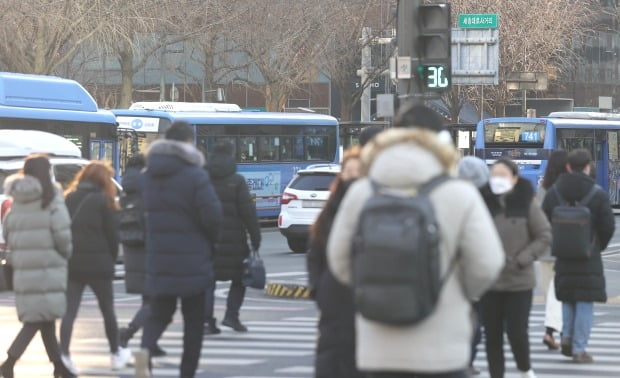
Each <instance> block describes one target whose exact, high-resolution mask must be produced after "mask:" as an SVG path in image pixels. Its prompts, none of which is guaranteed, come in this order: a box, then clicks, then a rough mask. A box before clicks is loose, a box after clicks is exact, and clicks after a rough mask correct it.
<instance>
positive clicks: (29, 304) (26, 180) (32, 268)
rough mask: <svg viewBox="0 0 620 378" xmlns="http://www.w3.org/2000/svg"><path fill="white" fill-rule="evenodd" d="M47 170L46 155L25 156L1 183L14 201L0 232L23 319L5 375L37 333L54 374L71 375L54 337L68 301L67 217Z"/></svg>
mask: <svg viewBox="0 0 620 378" xmlns="http://www.w3.org/2000/svg"><path fill="white" fill-rule="evenodd" d="M50 170H51V166H50V162H49V160H48V158H47V157H46V156H44V155H30V156H28V157H27V158H26V161H25V162H24V168H23V169H22V170H21V172H20V173H17V174H14V175H11V176H9V177H8V178H7V179H6V181H5V183H4V193H6V194H7V195H8V196H11V197H12V199H13V204H12V206H11V210H10V211H9V213H8V214H7V215H6V217H5V219H4V220H3V222H2V225H3V230H2V231H3V234H4V239H5V240H6V241H7V244H8V246H9V248H10V249H11V256H10V258H11V264H12V266H13V288H14V290H15V303H16V306H17V315H18V317H19V320H20V321H21V322H22V323H23V326H22V329H21V330H20V331H19V333H18V334H17V337H16V338H15V340H14V341H13V343H12V344H11V346H10V347H9V350H8V352H7V355H8V357H7V359H6V361H5V362H4V363H3V364H2V367H0V375H1V376H2V377H4V378H13V367H14V365H15V363H16V362H17V360H19V358H20V357H21V356H22V354H23V353H24V351H25V350H26V347H28V345H29V344H30V341H32V339H33V337H34V335H35V334H36V333H37V331H40V332H41V338H42V339H43V345H45V351H46V352H47V356H48V358H49V359H50V361H52V363H53V364H54V377H75V375H74V374H72V373H71V372H70V371H69V369H67V367H66V366H65V365H64V364H63V363H62V359H61V358H60V349H59V347H58V341H57V339H56V319H59V318H61V317H62V316H63V315H64V313H65V308H66V304H67V300H66V297H65V292H66V290H67V261H68V259H69V258H70V257H71V252H72V244H71V220H70V218H69V213H68V212H67V207H66V206H65V203H64V200H63V198H62V193H61V191H60V188H58V187H55V186H54V184H53V183H52V179H51V175H50Z"/></svg>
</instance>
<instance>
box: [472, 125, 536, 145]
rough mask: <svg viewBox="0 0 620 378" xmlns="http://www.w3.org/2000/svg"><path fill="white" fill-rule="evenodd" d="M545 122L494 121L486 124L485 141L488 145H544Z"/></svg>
mask: <svg viewBox="0 0 620 378" xmlns="http://www.w3.org/2000/svg"><path fill="white" fill-rule="evenodd" d="M544 140H545V124H544V123H531V122H494V123H486V124H485V125H484V141H485V143H486V144H487V146H488V145H494V144H495V145H497V144H530V145H540V146H542V145H543V142H544Z"/></svg>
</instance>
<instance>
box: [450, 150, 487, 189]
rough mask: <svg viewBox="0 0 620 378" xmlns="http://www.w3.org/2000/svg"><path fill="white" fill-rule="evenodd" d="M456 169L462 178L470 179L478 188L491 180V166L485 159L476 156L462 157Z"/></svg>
mask: <svg viewBox="0 0 620 378" xmlns="http://www.w3.org/2000/svg"><path fill="white" fill-rule="evenodd" d="M456 170H457V175H458V177H459V178H460V179H463V180H467V181H470V182H471V183H472V184H474V185H476V187H477V188H481V187H483V186H484V185H485V184H486V183H487V182H489V167H487V164H486V163H485V162H484V160H482V159H480V158H477V157H475V156H465V157H464V158H462V159H461V161H459V163H458V165H457V167H456Z"/></svg>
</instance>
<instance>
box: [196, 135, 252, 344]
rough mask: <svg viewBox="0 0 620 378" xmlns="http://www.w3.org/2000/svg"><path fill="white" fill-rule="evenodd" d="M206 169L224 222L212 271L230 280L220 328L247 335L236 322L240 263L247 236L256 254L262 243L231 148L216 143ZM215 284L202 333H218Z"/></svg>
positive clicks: (209, 293)
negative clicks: (215, 314) (215, 310)
mask: <svg viewBox="0 0 620 378" xmlns="http://www.w3.org/2000/svg"><path fill="white" fill-rule="evenodd" d="M207 170H208V171H209V175H210V176H211V180H212V181H213V187H214V189H215V192H216V193H217V196H218V198H219V200H220V202H221V203H222V210H223V219H222V226H221V228H220V235H219V239H218V243H217V245H216V246H215V253H214V268H213V269H214V272H215V279H216V280H217V281H232V283H231V286H230V289H229V290H228V298H227V300H226V314H225V315H224V320H223V321H222V325H224V326H226V327H230V328H232V329H233V330H235V331H237V332H247V330H248V329H247V327H246V326H245V325H243V323H241V320H240V319H239V310H240V309H241V305H242V304H243V299H244V297H245V286H243V283H242V282H241V276H242V274H243V260H245V259H246V258H248V256H249V255H250V249H249V248H248V240H247V234H250V242H251V245H252V248H253V249H254V250H255V251H258V248H259V247H260V242H261V234H260V225H259V223H258V216H257V215H256V204H255V203H254V200H253V199H252V196H251V195H250V190H249V188H248V185H247V183H246V181H245V178H244V177H243V176H241V175H240V174H238V173H237V164H236V162H235V158H234V149H233V145H232V144H230V143H228V142H223V141H222V142H218V143H217V144H216V145H215V148H214V151H213V154H212V155H211V156H209V158H208V160H207ZM214 291H215V284H214V285H213V287H212V288H211V289H208V290H207V294H206V304H205V306H206V307H205V322H206V324H205V330H204V333H205V334H217V333H220V329H219V328H218V327H217V324H216V320H215V318H214V317H213V309H214V304H215V297H214V296H215V293H214Z"/></svg>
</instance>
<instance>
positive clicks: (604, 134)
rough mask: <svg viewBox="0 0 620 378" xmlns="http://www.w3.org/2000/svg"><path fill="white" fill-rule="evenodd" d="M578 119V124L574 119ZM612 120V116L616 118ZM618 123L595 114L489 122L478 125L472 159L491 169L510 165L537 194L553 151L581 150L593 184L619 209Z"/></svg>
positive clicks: (483, 121) (619, 122)
mask: <svg viewBox="0 0 620 378" xmlns="http://www.w3.org/2000/svg"><path fill="white" fill-rule="evenodd" d="M577 117H580V118H577ZM616 117H618V115H616ZM619 133H620V118H617V119H614V117H613V116H611V115H610V116H607V115H604V114H600V113H596V114H591V113H573V112H569V113H564V112H558V113H551V114H550V116H549V117H545V118H516V117H515V118H490V119H485V120H482V121H480V122H479V123H478V125H477V129H476V134H477V137H476V147H475V154H476V156H478V157H480V158H482V159H485V160H486V162H487V164H492V163H493V162H494V161H496V160H497V159H499V158H501V157H508V158H510V159H513V160H514V161H515V162H516V163H517V164H518V165H519V166H520V169H521V175H522V176H523V177H525V178H527V179H529V180H530V181H531V182H532V183H533V184H534V187H535V188H537V187H538V185H539V184H540V183H541V181H542V178H543V175H544V173H545V169H546V168H547V159H548V158H549V154H550V153H551V152H552V151H553V150H557V149H563V150H566V151H571V150H575V149H580V148H585V149H587V150H588V151H590V153H591V154H592V157H593V160H594V167H593V168H594V169H593V174H594V175H595V176H596V182H597V184H598V185H600V186H601V187H602V188H604V189H605V190H607V191H608V192H609V196H610V199H611V203H612V205H616V206H618V205H620V156H619V153H620V152H619V151H620V144H619V143H620V138H619V136H618V134H619Z"/></svg>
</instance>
